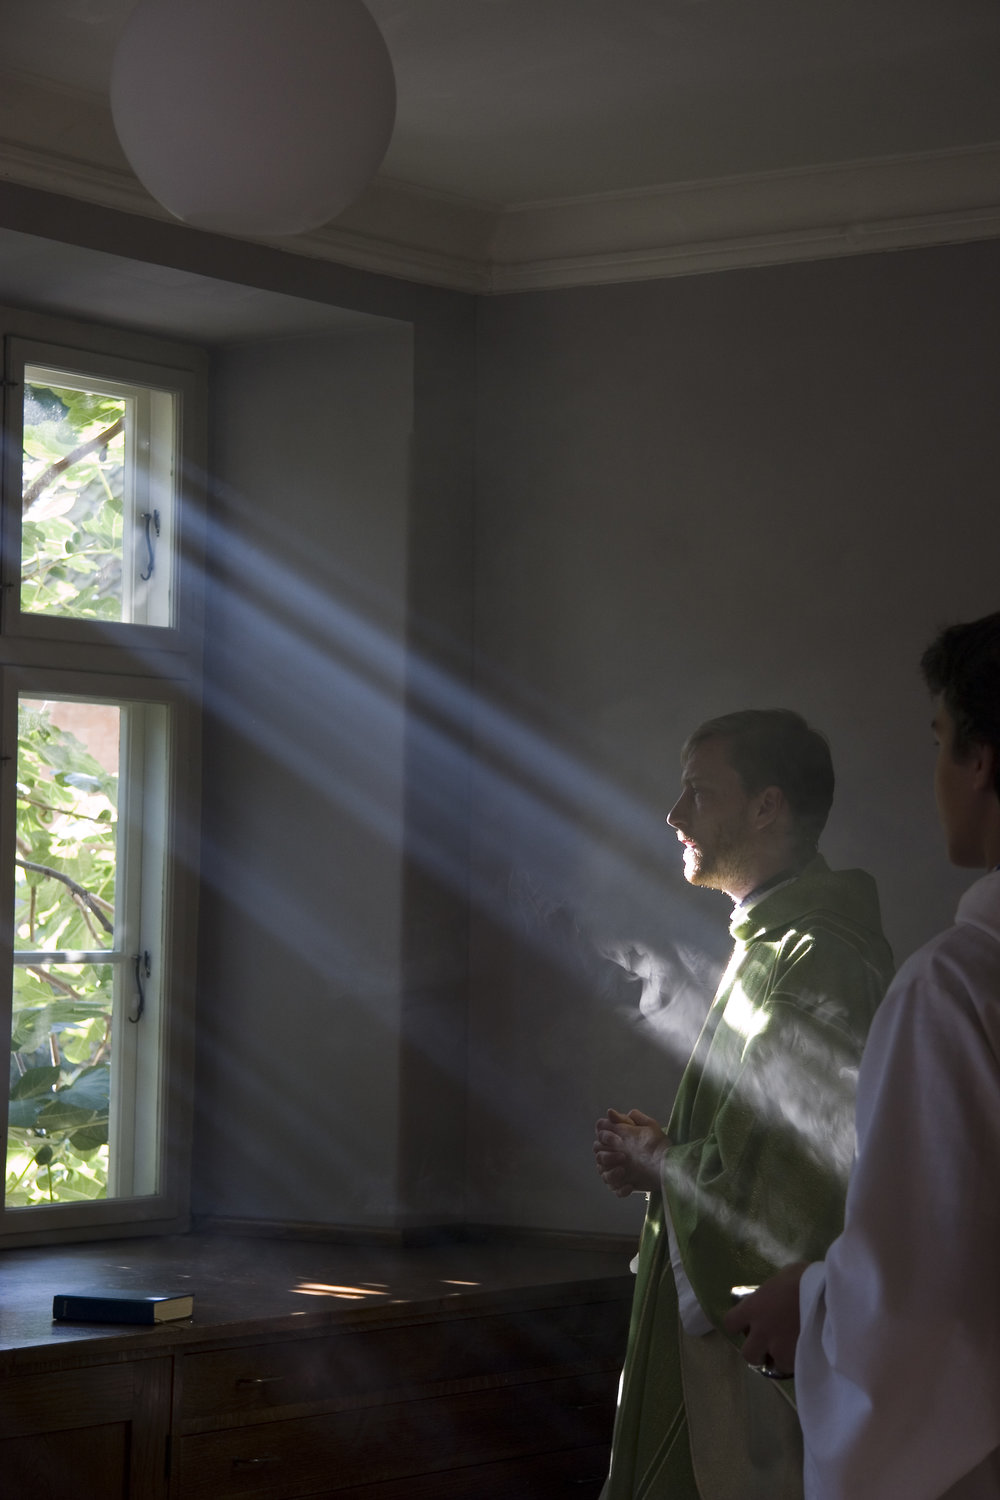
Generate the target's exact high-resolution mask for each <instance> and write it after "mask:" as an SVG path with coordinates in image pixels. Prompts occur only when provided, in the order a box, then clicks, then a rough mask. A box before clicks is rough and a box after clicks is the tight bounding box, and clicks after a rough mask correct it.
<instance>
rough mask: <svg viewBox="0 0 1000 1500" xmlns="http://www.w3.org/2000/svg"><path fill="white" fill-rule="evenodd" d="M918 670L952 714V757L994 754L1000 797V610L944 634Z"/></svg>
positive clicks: (929, 649) (999, 794) (926, 654)
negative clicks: (978, 748)
mask: <svg viewBox="0 0 1000 1500" xmlns="http://www.w3.org/2000/svg"><path fill="white" fill-rule="evenodd" d="M920 670H921V672H923V674H924V681H925V682H926V684H927V686H928V688H929V689H930V691H931V692H932V693H935V694H938V693H939V694H940V695H941V700H942V702H943V703H944V705H945V707H946V708H947V710H948V712H949V713H950V714H951V717H952V722H953V723H954V725H955V738H954V745H953V748H954V752H955V755H956V757H957V758H958V759H959V760H963V759H965V757H966V756H968V755H969V754H970V753H971V751H972V749H973V747H974V746H975V745H989V746H991V748H992V749H993V750H994V751H995V752H996V754H995V760H996V764H995V766H994V772H993V785H994V788H995V790H996V794H997V796H998V797H1000V612H998V613H996V614H992V615H984V616H983V618H982V619H981V620H972V621H971V622H970V623H969V624H968V625H949V626H948V628H947V630H942V632H941V634H940V635H939V636H938V637H937V639H936V640H933V641H932V642H931V644H930V645H929V646H928V647H927V650H926V651H925V652H924V654H923V656H922V657H921V658H920Z"/></svg>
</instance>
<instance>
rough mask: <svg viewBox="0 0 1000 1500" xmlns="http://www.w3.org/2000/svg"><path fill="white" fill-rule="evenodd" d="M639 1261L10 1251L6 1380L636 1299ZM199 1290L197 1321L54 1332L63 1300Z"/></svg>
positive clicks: (239, 1244)
mask: <svg viewBox="0 0 1000 1500" xmlns="http://www.w3.org/2000/svg"><path fill="white" fill-rule="evenodd" d="M631 1253H632V1252H631V1251H630V1250H629V1249H627V1248H624V1247H623V1249H621V1250H616V1251H609V1250H585V1249H577V1248H572V1247H571V1248H567V1247H565V1246H561V1245H560V1246H552V1245H537V1244H529V1245H524V1244H447V1245H435V1246H427V1247H419V1248H409V1249H400V1248H396V1247H386V1246H345V1245H342V1244H328V1243H322V1242H302V1241H294V1240H284V1239H264V1238H257V1237H247V1238H243V1237H234V1236H227V1235H218V1234H206V1233H197V1234H189V1235H172V1236H167V1237H164V1238H156V1239H124V1240H113V1241H107V1240H105V1241H101V1242H99V1243H93V1244H86V1245H73V1246H57V1247H53V1246H46V1247H43V1248H39V1249H34V1250H8V1251H0V1374H4V1373H13V1372H15V1371H20V1370H26V1369H28V1368H39V1367H43V1366H44V1365H46V1364H48V1363H50V1362H52V1361H53V1360H55V1359H58V1363H59V1365H60V1366H62V1367H65V1366H66V1365H67V1364H68V1363H72V1364H76V1363H80V1364H85V1363H88V1362H103V1361H105V1360H115V1361H116V1360H121V1359H133V1358H137V1357H141V1356H143V1355H146V1354H148V1355H153V1354H157V1353H161V1352H163V1351H164V1349H165V1348H166V1347H168V1346H169V1347H170V1348H172V1349H180V1348H183V1347H185V1346H187V1345H192V1346H198V1345H207V1344H215V1343H220V1342H230V1341H233V1340H239V1339H242V1338H252V1337H258V1338H259V1337H260V1336H261V1335H262V1334H267V1335H269V1336H273V1335H274V1334H277V1333H281V1332H285V1331H287V1332H289V1333H299V1334H301V1333H304V1332H307V1331H312V1330H314V1329H315V1330H320V1329H323V1328H330V1327H334V1326H336V1325H344V1326H352V1325H357V1324H370V1323H389V1322H412V1321H415V1320H416V1321H419V1320H422V1319H423V1318H429V1317H440V1316H441V1314H442V1313H446V1312H447V1313H452V1312H453V1313H454V1315H455V1316H459V1317H460V1316H463V1315H468V1314H472V1313H483V1312H489V1311H493V1310H496V1311H500V1310H502V1309H504V1308H510V1307H514V1306H517V1307H532V1306H551V1305H553V1304H554V1303H568V1302H573V1301H581V1300H582V1301H587V1300H592V1301H604V1300H608V1299H609V1298H616V1299H617V1298H621V1297H628V1296H630V1295H631V1285H632V1276H631V1275H630V1273H629V1267H628V1261H629V1257H630V1254H631ZM113 1291H115V1292H190V1293H193V1295H194V1316H193V1317H192V1318H190V1319H185V1320H179V1321H175V1322H167V1323H163V1324H159V1325H157V1326H156V1327H152V1328H148V1327H135V1326H132V1325H125V1324H96V1323H54V1322H53V1321H52V1298H53V1296H54V1295H55V1294H56V1293H61V1292H113Z"/></svg>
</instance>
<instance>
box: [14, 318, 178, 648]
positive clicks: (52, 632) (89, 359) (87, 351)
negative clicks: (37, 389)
mask: <svg viewBox="0 0 1000 1500" xmlns="http://www.w3.org/2000/svg"><path fill="white" fill-rule="evenodd" d="M199 352H200V351H199ZM30 365H39V366H42V367H45V368H49V369H52V370H58V371H65V372H66V373H67V374H69V375H72V376H74V377H76V378H79V379H82V380H86V379H88V378H90V379H92V380H94V381H96V382H100V381H102V380H104V381H107V382H109V383H112V384H116V385H122V386H134V387H140V388H145V389H148V390H151V391H164V392H167V393H169V394H170V395H171V396H173V397H174V399H175V403H176V406H175V418H174V427H175V434H174V443H175V452H176V467H175V472H174V484H173V488H174V505H173V507H172V509H173V510H174V511H176V512H177V514H176V515H172V516H171V523H170V532H171V536H170V537H169V538H166V537H165V538H161V541H162V542H163V544H164V545H167V544H168V543H169V542H170V541H172V542H173V549H172V550H173V556H172V569H171V571H172V587H171V597H172V611H171V613H172V620H171V623H170V624H167V625H149V624H145V623H141V622H133V621H105V620H86V619H80V618H76V617H73V616H66V617H65V618H60V617H59V616H56V615H51V614H41V613H34V612H31V611H23V610H22V609H21V598H20V581H21V576H20V566H21V517H22V511H21V474H22V445H23V431H24V383H25V375H24V372H25V368H26V367H27V366H30ZM3 386H4V396H5V400H4V412H3V431H4V443H3V472H2V475H0V490H2V494H3V513H2V517H0V528H2V538H3V546H2V556H3V565H2V573H0V597H2V613H0V632H2V633H3V635H4V636H5V637H8V636H9V637H13V638H19V637H23V638H26V639H32V640H39V641H45V640H52V641H53V642H57V641H74V642H79V643H81V644H85V643H89V642H93V643H95V644H96V643H105V642H108V641H109V636H110V637H113V640H114V643H115V644H117V645H119V646H131V647H132V648H133V649H135V650H149V649H152V650H157V651H163V650H166V651H191V650H195V649H197V647H198V644H199V642H200V637H201V630H202V620H201V614H200V611H197V612H196V613H195V614H192V613H191V612H190V611H191V609H192V606H194V605H195V604H196V603H197V601H198V600H199V599H200V598H201V596H202V594H203V592H204V591H203V589H201V588H200V587H198V586H197V579H196V578H195V577H193V576H192V574H194V573H196V572H197V571H198V569H199V566H200V562H201V558H200V549H199V548H196V547H195V545H193V543H194V538H193V537H192V531H193V530H194V529H195V528H193V527H192V525H191V518H190V516H188V517H186V518H185V517H184V516H183V514H182V513H183V512H184V511H185V510H187V511H190V509H191V505H190V499H189V494H188V493H186V492H188V491H189V489H190V487H191V480H192V476H193V473H194V472H195V470H196V469H197V465H196V464H192V457H193V452H194V450H195V448H196V447H197V446H198V434H199V429H200V427H201V423H200V422H199V410H200V409H201V408H203V407H204V378H203V376H202V377H201V378H200V379H199V372H198V371H196V370H185V369H183V368H178V367H177V366H176V365H158V364H155V363H153V362H151V361H149V360H148V359H140V358H131V357H129V356H128V355H127V354H123V353H119V352H117V351H115V352H109V351H107V350H105V349H100V348H79V347H77V346H76V345H75V344H56V343H53V342H52V341H50V340H43V339H32V338H26V337H24V336H23V335H21V334H18V333H10V332H6V333H5V335H4V373H3ZM201 446H203V445H201Z"/></svg>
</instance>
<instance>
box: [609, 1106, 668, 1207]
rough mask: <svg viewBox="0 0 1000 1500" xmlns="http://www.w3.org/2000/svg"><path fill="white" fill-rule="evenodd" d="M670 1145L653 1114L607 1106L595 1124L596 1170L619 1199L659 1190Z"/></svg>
mask: <svg viewBox="0 0 1000 1500" xmlns="http://www.w3.org/2000/svg"><path fill="white" fill-rule="evenodd" d="M669 1145H670V1142H669V1140H668V1139H667V1137H666V1135H665V1134H664V1132H663V1130H662V1129H661V1127H660V1125H659V1123H658V1122H657V1121H656V1120H654V1119H653V1117H652V1115H644V1114H643V1113H642V1111H641V1110H639V1109H630V1110H629V1112H628V1114H627V1115H623V1114H621V1113H620V1112H619V1111H618V1110H617V1109H609V1110H608V1112H607V1115H605V1116H604V1117H603V1118H602V1119H600V1120H598V1122H597V1126H596V1139H595V1141H594V1156H595V1158H596V1161H597V1170H598V1172H599V1173H600V1176H601V1178H602V1180H603V1181H604V1183H605V1185H606V1186H607V1187H609V1188H610V1189H611V1191H612V1192H613V1193H614V1194H615V1195H616V1196H617V1197H619V1198H627V1197H628V1196H629V1194H630V1193H650V1192H658V1191H659V1188H660V1165H661V1163H662V1161H663V1156H664V1153H665V1152H666V1151H667V1149H668V1147H669Z"/></svg>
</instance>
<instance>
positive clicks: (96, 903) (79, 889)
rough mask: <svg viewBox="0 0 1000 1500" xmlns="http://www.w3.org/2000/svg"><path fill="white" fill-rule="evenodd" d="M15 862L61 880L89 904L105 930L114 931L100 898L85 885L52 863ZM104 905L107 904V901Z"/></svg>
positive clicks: (23, 867)
mask: <svg viewBox="0 0 1000 1500" xmlns="http://www.w3.org/2000/svg"><path fill="white" fill-rule="evenodd" d="M14 863H15V864H16V865H20V866H21V869H22V870H34V872H35V874H36V875H47V876H48V877H49V879H50V880H61V881H62V883H63V885H65V886H68V887H69V889H70V890H71V891H72V892H73V895H74V896H77V897H79V899H80V900H81V901H83V902H85V903H86V904H87V906H88V907H89V908H90V910H91V911H92V912H93V913H94V916H95V917H96V918H97V920H98V921H99V922H100V924H101V926H102V927H103V928H104V931H105V932H110V933H113V932H114V930H115V929H114V926H113V924H112V923H111V922H109V921H108V919H107V917H106V916H105V915H104V913H103V912H102V911H101V906H100V898H99V897H97V896H92V895H91V893H90V891H88V890H87V889H86V887H85V886H82V885H79V884H78V883H77V881H75V880H71V879H70V877H69V876H68V875H64V874H63V873H62V871H61V870H53V868H52V866H51V865H36V864H35V862H34V860H31V859H15V861H14ZM104 905H107V902H105V903H104Z"/></svg>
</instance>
